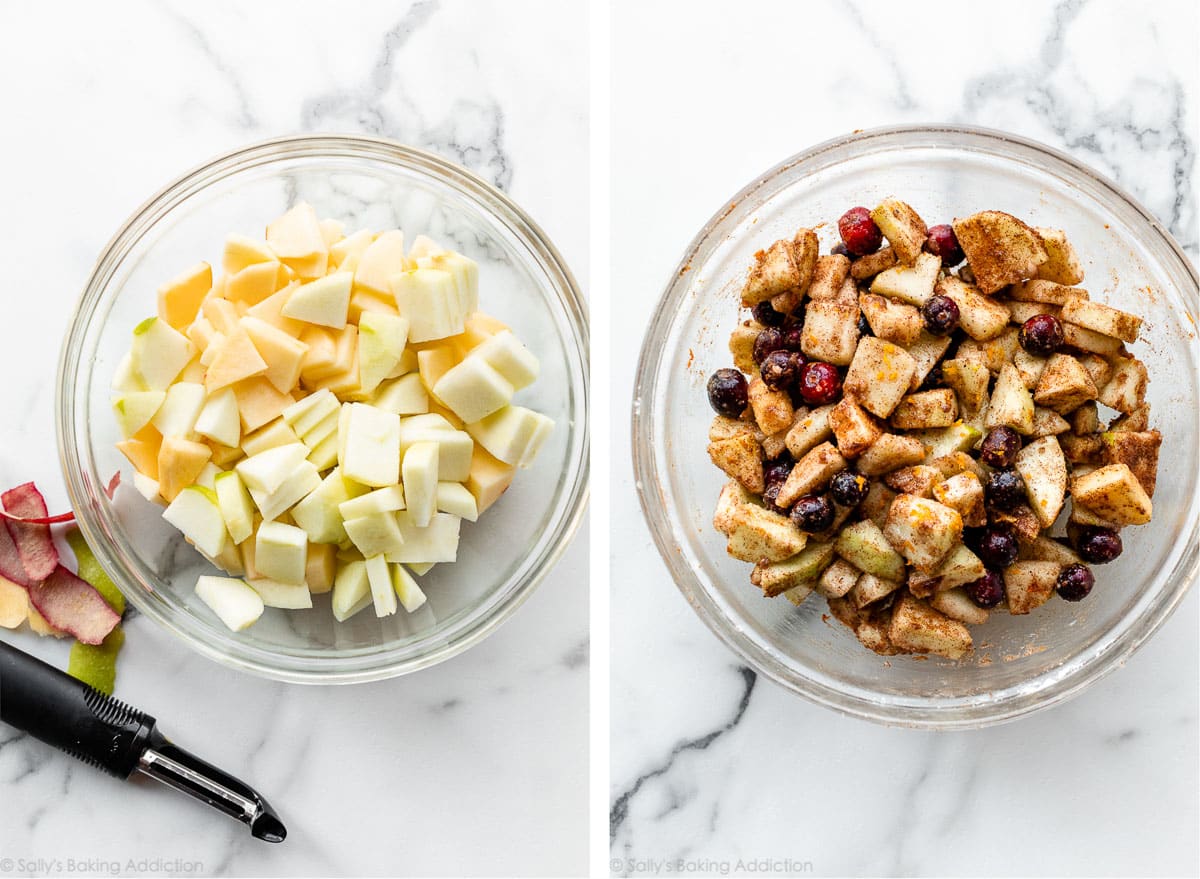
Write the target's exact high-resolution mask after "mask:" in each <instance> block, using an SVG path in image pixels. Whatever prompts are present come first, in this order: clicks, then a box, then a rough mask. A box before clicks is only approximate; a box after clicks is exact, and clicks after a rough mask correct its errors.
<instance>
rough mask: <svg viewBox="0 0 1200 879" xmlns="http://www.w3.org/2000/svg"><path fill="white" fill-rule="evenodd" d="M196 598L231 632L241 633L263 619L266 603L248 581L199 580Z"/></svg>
mask: <svg viewBox="0 0 1200 879" xmlns="http://www.w3.org/2000/svg"><path fill="white" fill-rule="evenodd" d="M196 596H197V597H198V598H199V599H200V600H201V601H203V602H204V603H205V604H206V605H208V608H209V609H210V610H211V611H212V612H213V613H215V614H216V615H217V617H218V618H219V619H220V620H221V622H223V623H224V624H225V625H226V626H228V627H229V630H230V631H232V632H242V631H245V630H246V629H248V628H249V627H250V626H252V625H254V623H256V622H257V621H258V618H259V617H261V616H262V612H263V600H262V598H261V597H260V596H259V594H258V593H257V592H255V591H254V590H253V589H251V588H250V587H249V586H248V585H247V584H246V581H245V580H238V579H236V578H234V577H210V576H208V575H204V576H201V577H197V578H196Z"/></svg>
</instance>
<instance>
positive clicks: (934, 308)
mask: <svg viewBox="0 0 1200 879" xmlns="http://www.w3.org/2000/svg"><path fill="white" fill-rule="evenodd" d="M921 316H922V317H924V318H925V329H927V330H929V332H931V333H933V334H934V335H935V336H948V335H950V334H951V333H953V332H954V330H955V329H956V328H957V327H958V304H957V303H956V302H955V301H954V300H953V299H951V298H950V297H949V296H930V297H929V300H928V301H927V302H926V303H925V305H924V306H922V308H921Z"/></svg>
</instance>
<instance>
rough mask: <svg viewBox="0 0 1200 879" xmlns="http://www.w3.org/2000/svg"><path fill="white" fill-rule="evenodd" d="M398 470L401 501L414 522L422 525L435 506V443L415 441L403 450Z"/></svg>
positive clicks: (436, 455)
mask: <svg viewBox="0 0 1200 879" xmlns="http://www.w3.org/2000/svg"><path fill="white" fill-rule="evenodd" d="M400 469H401V471H402V474H403V477H404V501H405V504H406V507H407V509H408V512H409V515H410V516H411V517H412V521H413V524H414V525H416V526H417V527H418V528H424V527H425V526H426V525H428V524H429V520H430V519H432V518H433V514H434V511H435V510H436V509H437V486H438V445H437V443H431V442H420V443H414V444H413V445H411V446H409V448H408V451H406V452H405V453H404V460H403V461H401V464H400Z"/></svg>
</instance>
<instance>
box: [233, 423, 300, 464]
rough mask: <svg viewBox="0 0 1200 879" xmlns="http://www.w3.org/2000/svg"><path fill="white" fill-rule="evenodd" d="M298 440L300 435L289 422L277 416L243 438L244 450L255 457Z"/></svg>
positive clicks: (293, 443)
mask: <svg viewBox="0 0 1200 879" xmlns="http://www.w3.org/2000/svg"><path fill="white" fill-rule="evenodd" d="M298 442H300V437H298V436H296V432H295V431H294V430H292V429H291V428H290V427H288V425H287V422H286V421H284V420H283V419H282V418H276V419H275V420H274V421H272V422H271V423H270V424H265V425H263V426H262V427H260V428H259V429H258V430H256V431H254V433H252V434H250V435H249V436H247V437H246V438H245V439H243V440H242V451H243V452H245V453H246V454H247V455H248V456H251V457H253V456H254V455H258V454H260V453H262V452H265V451H267V450H268V449H277V448H279V447H280V446H291V445H295V444H296V443H298ZM306 445H307V444H306Z"/></svg>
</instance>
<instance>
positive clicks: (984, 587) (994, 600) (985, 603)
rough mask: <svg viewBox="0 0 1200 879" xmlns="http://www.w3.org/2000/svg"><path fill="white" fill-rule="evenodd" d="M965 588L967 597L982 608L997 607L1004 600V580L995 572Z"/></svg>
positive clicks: (985, 575) (988, 573) (990, 572)
mask: <svg viewBox="0 0 1200 879" xmlns="http://www.w3.org/2000/svg"><path fill="white" fill-rule="evenodd" d="M965 588H966V591H967V596H968V597H969V598H970V599H971V600H972V601H973V602H975V603H976V604H977V605H979V606H980V607H982V608H992V607H995V606H996V605H997V604H999V603H1000V602H1001V601H1002V600H1003V598H1004V580H1003V578H1001V576H1000V575H999V574H998V573H996V572H995V571H988V572H987V573H985V574H984V575H983V576H982V577H980V578H979V579H978V580H976V581H974V582H973V583H968V584H967V585H966V587H965Z"/></svg>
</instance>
